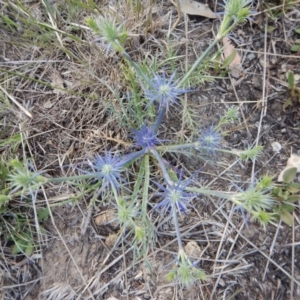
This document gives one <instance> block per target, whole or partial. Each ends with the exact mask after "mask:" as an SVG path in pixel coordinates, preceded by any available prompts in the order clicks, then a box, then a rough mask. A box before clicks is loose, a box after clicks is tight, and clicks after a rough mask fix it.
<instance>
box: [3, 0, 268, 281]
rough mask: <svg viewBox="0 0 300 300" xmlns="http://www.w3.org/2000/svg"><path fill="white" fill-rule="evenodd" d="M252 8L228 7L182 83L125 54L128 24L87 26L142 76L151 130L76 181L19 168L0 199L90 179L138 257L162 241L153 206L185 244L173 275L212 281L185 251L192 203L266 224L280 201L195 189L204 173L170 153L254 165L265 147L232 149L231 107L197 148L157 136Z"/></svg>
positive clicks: (255, 193)
mask: <svg viewBox="0 0 300 300" xmlns="http://www.w3.org/2000/svg"><path fill="white" fill-rule="evenodd" d="M249 4H250V1H249V0H228V1H226V3H225V6H224V7H225V12H224V14H223V19H222V21H221V25H220V29H219V32H218V34H217V36H216V38H215V40H214V41H213V42H212V44H211V45H210V46H209V47H208V48H207V49H206V51H205V52H204V53H202V55H201V56H200V57H199V58H198V59H197V61H196V62H195V63H194V64H193V66H192V67H191V69H190V70H189V71H188V72H187V73H186V74H185V75H184V76H183V77H182V78H181V79H178V78H177V79H176V78H175V77H176V74H172V75H171V76H170V77H169V78H167V76H166V75H165V73H166V72H161V73H160V72H158V73H154V72H153V74H152V76H151V75H150V76H149V75H146V74H145V72H143V71H142V68H140V66H139V65H138V64H137V63H135V62H134V61H132V59H131V58H130V56H129V54H128V53H127V52H126V47H125V43H126V40H127V39H128V34H127V32H126V30H125V28H124V25H119V26H118V25H117V24H116V21H115V20H111V19H110V18H109V17H108V18H105V17H102V18H101V19H100V20H94V19H92V18H88V19H87V23H88V25H89V26H90V28H91V29H92V30H93V31H94V32H95V34H97V39H96V40H97V41H98V42H100V43H102V45H105V46H106V48H107V53H108V52H111V51H114V52H115V53H119V55H121V57H122V59H124V60H126V61H127V62H128V63H129V65H130V66H131V67H132V69H133V70H135V71H136V81H137V83H138V84H139V85H140V87H141V91H143V92H144V98H145V99H147V101H148V103H147V105H145V107H144V109H145V110H147V109H150V108H151V109H153V108H154V109H155V111H156V114H155V115H156V118H155V121H154V122H153V123H152V124H150V125H149V122H148V120H145V122H144V124H143V125H142V126H141V127H140V128H138V129H134V130H131V132H132V134H131V136H130V137H131V139H132V140H133V146H132V147H130V148H129V149H126V152H127V153H128V152H129V154H126V155H122V153H121V152H119V153H113V152H112V151H109V150H108V151H107V152H106V153H104V154H102V155H100V154H95V157H94V159H92V160H89V161H87V162H86V164H85V167H82V168H80V169H78V172H80V173H81V174H79V175H77V176H72V177H60V178H47V177H45V176H43V175H42V173H41V172H36V171H30V170H28V169H27V168H23V169H22V168H20V167H18V168H16V169H15V170H13V171H12V173H11V174H10V176H9V177H8V178H9V179H8V180H9V186H10V187H11V192H10V193H7V194H5V195H1V199H2V200H1V201H9V200H10V199H12V198H13V197H16V196H18V195H25V194H27V195H33V193H34V192H35V193H36V191H38V190H39V189H40V188H41V187H42V186H43V185H45V184H47V183H54V182H65V181H69V182H70V181H82V180H85V181H87V182H89V184H90V186H91V189H90V190H92V189H97V190H98V193H97V194H98V195H99V194H101V195H105V196H107V197H102V198H109V197H110V198H111V199H113V200H114V201H113V205H114V206H115V209H116V214H115V221H116V222H118V224H119V227H120V228H121V230H120V236H122V235H123V237H124V235H125V234H126V236H127V237H128V236H130V235H128V234H129V233H131V236H132V239H133V244H134V245H135V250H137V251H136V253H138V254H139V255H141V254H143V255H146V254H147V252H148V250H149V248H150V247H151V245H153V243H154V242H155V232H156V231H155V228H154V226H155V225H154V222H152V221H151V218H150V215H151V214H149V207H152V209H151V212H155V213H156V214H161V215H163V216H164V217H165V218H166V219H169V220H172V222H173V223H174V227H175V230H176V236H177V241H178V254H177V257H176V259H175V261H174V265H173V266H172V268H171V270H170V271H169V273H168V276H167V277H168V278H169V279H170V280H173V281H175V282H178V283H180V284H182V285H184V286H189V285H191V284H192V283H194V282H195V281H198V280H205V278H206V275H205V272H204V271H203V270H202V269H200V268H199V266H198V265H197V262H193V261H191V259H189V257H188V256H187V254H186V252H185V250H184V247H183V243H182V239H181V235H180V228H179V222H178V215H179V214H183V213H187V210H188V208H189V207H191V205H192V201H193V199H195V198H196V197H197V196H199V195H210V196H216V197H220V198H223V199H227V200H230V201H232V202H234V203H235V204H236V205H237V207H238V208H239V210H240V211H242V213H243V215H245V214H249V215H251V216H252V217H253V218H254V219H256V220H258V221H260V222H261V224H262V225H263V226H265V225H266V224H268V222H269V221H270V220H271V219H273V213H272V207H273V199H272V198H271V197H270V195H269V194H268V193H267V190H268V188H269V185H267V186H265V185H263V184H261V183H260V184H257V186H256V187H251V188H249V189H248V190H246V191H239V192H235V193H227V192H221V191H215V190H212V189H209V188H203V187H195V186H191V184H192V181H193V182H194V181H195V179H196V175H198V174H195V175H194V176H191V177H190V178H189V179H186V178H184V176H183V174H182V171H181V172H180V171H179V172H174V171H173V170H172V169H171V167H170V165H169V164H168V163H167V161H166V160H165V159H164V156H165V154H166V153H168V152H176V151H178V150H185V151H189V150H191V149H192V150H194V151H199V152H205V154H206V155H212V156H215V155H216V154H217V153H218V152H226V153H232V154H234V155H237V156H239V157H240V158H241V159H244V160H247V159H252V160H253V159H255V158H256V157H257V156H258V155H259V154H260V152H261V151H262V147H261V146H257V147H254V148H252V149H247V150H244V151H238V150H236V151H231V150H226V149H225V147H224V143H223V141H222V136H223V134H222V126H223V125H225V124H227V123H229V122H232V121H234V120H235V119H236V118H237V109H236V108H232V107H231V108H230V109H229V110H228V111H227V112H225V114H224V116H223V117H222V118H221V120H220V122H219V124H217V125H215V126H211V127H209V128H208V129H207V130H206V131H204V132H202V133H201V134H199V137H198V138H197V139H195V140H194V142H189V143H185V144H175V145H174V144H171V143H170V141H168V142H166V141H163V140H161V139H159V137H158V131H159V128H160V125H161V123H162V121H163V119H164V117H165V116H166V114H167V112H168V110H169V108H170V106H175V105H176V106H179V105H180V97H181V96H182V95H183V94H184V93H188V92H189V91H190V90H189V89H187V88H186V87H185V86H186V82H187V81H188V79H189V77H190V76H191V74H192V73H193V72H194V71H195V70H196V69H197V67H198V66H199V64H200V63H201V62H202V61H203V59H204V58H205V57H206V56H207V54H208V53H209V52H210V50H211V49H212V48H213V47H214V46H215V45H216V43H217V42H218V41H219V40H221V39H222V38H223V37H225V36H226V35H228V33H229V32H230V31H231V30H232V29H233V28H234V27H235V26H236V25H238V24H241V23H243V22H245V21H246V19H247V18H248V17H249V15H250V6H249ZM155 161H156V162H155ZM133 163H135V168H136V166H138V167H139V170H138V172H137V174H136V178H135V181H134V182H135V184H134V185H133V184H129V183H128V182H127V181H126V180H125V178H126V176H125V174H126V170H128V168H129V167H130V166H131V165H132V164H133ZM154 164H155V166H159V168H160V169H161V174H162V177H163V178H162V179H163V180H161V181H160V182H157V181H156V180H155V179H154V178H151V172H150V170H151V167H152V166H153V165H154ZM198 173H199V172H198ZM127 178H128V177H127ZM263 182H268V180H266V178H264V181H263ZM130 187H131V190H130ZM154 187H155V189H156V190H158V191H159V192H158V193H157V194H156V196H157V197H156V199H159V200H158V201H156V202H155V204H152V203H151V201H150V200H151V199H150V198H151V197H150V194H149V193H150V190H151V188H154Z"/></svg>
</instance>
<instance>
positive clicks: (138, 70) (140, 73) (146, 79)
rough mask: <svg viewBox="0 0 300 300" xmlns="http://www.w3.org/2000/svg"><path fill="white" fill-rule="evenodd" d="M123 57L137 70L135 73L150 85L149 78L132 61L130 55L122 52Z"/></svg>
mask: <svg viewBox="0 0 300 300" xmlns="http://www.w3.org/2000/svg"><path fill="white" fill-rule="evenodd" d="M123 57H124V58H125V59H126V60H127V61H128V62H129V63H130V64H131V66H132V67H133V68H134V69H135V70H136V71H137V73H138V74H139V75H140V77H142V78H143V79H144V80H145V82H146V83H147V84H148V85H149V86H151V82H150V80H149V78H148V77H147V76H146V75H145V74H144V73H143V71H142V70H141V68H140V67H139V66H138V65H137V64H136V63H135V62H134V61H133V60H131V58H130V56H129V55H128V54H127V53H125V52H124V53H123Z"/></svg>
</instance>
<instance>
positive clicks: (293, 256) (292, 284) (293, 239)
mask: <svg viewBox="0 0 300 300" xmlns="http://www.w3.org/2000/svg"><path fill="white" fill-rule="evenodd" d="M293 216H294V218H293V220H294V222H293V234H292V243H295V212H293ZM294 261H295V246H293V247H292V262H291V263H292V266H291V269H292V270H291V271H292V274H291V275H292V279H291V287H290V289H291V296H290V300H293V299H294V297H293V294H294V278H295V264H294Z"/></svg>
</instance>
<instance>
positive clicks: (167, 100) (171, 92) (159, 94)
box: [145, 73, 190, 110]
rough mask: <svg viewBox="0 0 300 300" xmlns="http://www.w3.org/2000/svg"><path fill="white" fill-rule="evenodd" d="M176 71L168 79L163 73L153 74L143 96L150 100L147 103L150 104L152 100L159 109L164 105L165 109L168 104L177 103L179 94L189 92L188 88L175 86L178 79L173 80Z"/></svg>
mask: <svg viewBox="0 0 300 300" xmlns="http://www.w3.org/2000/svg"><path fill="white" fill-rule="evenodd" d="M175 75H176V73H173V74H172V76H171V77H170V79H166V76H165V74H162V75H161V76H160V75H157V74H156V75H155V76H154V78H153V79H152V80H151V81H150V85H151V86H150V89H148V90H145V96H146V98H148V99H149V100H150V101H149V103H148V105H147V107H148V106H150V105H151V104H152V103H153V102H157V103H158V104H159V109H161V108H162V107H165V108H166V109H167V110H168V108H169V106H170V104H177V103H178V102H177V100H178V98H179V96H180V95H182V94H184V93H187V92H190V90H188V89H181V88H179V87H177V83H178V80H176V81H174V82H173V79H174V77H175Z"/></svg>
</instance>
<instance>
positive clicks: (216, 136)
mask: <svg viewBox="0 0 300 300" xmlns="http://www.w3.org/2000/svg"><path fill="white" fill-rule="evenodd" d="M222 141H223V136H222V134H221V132H220V131H218V130H216V128H215V127H214V126H211V127H209V128H208V129H206V130H205V131H204V132H203V134H202V136H201V137H200V138H199V139H198V142H199V146H198V150H204V151H205V152H206V153H207V154H209V153H212V154H214V155H215V153H216V149H218V148H221V147H222Z"/></svg>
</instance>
